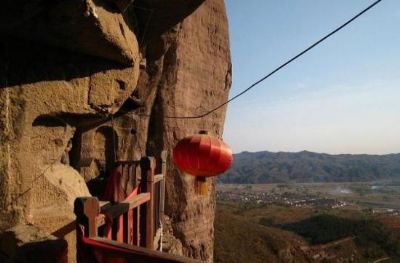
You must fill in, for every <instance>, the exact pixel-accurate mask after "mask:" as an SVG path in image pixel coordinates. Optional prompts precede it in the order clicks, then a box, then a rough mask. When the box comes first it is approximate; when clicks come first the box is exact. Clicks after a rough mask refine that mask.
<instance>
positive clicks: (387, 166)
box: [218, 151, 400, 183]
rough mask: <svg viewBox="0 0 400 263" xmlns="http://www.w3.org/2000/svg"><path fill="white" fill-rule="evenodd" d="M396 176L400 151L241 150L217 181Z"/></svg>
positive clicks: (399, 174) (344, 179) (346, 179)
mask: <svg viewBox="0 0 400 263" xmlns="http://www.w3.org/2000/svg"><path fill="white" fill-rule="evenodd" d="M383 179H400V154H389V155H364V154H363V155H351V154H341V155H330V154H322V153H313V152H307V151H303V152H298V153H288V152H278V153H273V152H267V151H264V152H255V153H251V152H242V153H239V154H235V155H234V162H233V166H232V168H231V169H230V170H229V171H228V172H226V173H225V174H223V175H221V176H219V177H218V180H219V182H220V183H287V182H302V183H304V182H352V181H372V180H383Z"/></svg>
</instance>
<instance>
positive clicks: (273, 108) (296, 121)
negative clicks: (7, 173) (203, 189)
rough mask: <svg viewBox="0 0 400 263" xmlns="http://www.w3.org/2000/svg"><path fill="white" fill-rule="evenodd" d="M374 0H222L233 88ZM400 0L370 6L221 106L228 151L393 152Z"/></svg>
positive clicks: (399, 79) (399, 85) (399, 97)
mask: <svg viewBox="0 0 400 263" xmlns="http://www.w3.org/2000/svg"><path fill="white" fill-rule="evenodd" d="M372 2H373V1H367V0H329V1H328V0H274V1H273V0H248V1H242V0H226V1H225V3H226V7H227V12H228V19H229V30H230V44H231V53H232V64H233V84H232V89H231V96H234V95H235V94H237V93H239V92H240V91H241V90H243V89H245V88H246V87H248V86H249V85H250V84H251V83H252V82H254V81H255V80H258V79H259V78H260V77H262V76H263V75H265V74H266V73H268V72H270V71H271V70H272V69H274V68H275V67H277V66H278V65H280V64H282V63H283V62H285V61H286V60H287V59H288V58H290V57H292V56H294V55H296V54H297V53H298V52H300V51H301V50H303V49H304V48H305V47H307V46H309V45H310V44H311V43H313V42H315V41H316V40H317V39H319V38H320V37H321V36H323V35H325V34H327V33H328V32H330V31H331V30H332V29H334V28H336V27H337V26H338V25H340V24H342V23H343V22H344V21H346V20H347V19H349V18H351V17H352V16H353V15H354V14H356V13H358V12H359V11H361V10H362V9H363V8H365V7H366V6H368V5H369V4H370V3H372ZM399 25H400V1H399V0H383V1H382V2H381V3H380V4H378V5H377V6H376V7H375V8H373V9H372V10H370V11H369V12H367V13H366V14H365V15H363V16H362V17H360V18H359V19H357V20H356V21H354V22H353V23H352V24H350V25H349V26H348V27H346V28H345V29H344V30H342V31H340V32H339V33H337V34H335V35H334V36H333V37H332V38H330V39H328V40H327V41H326V42H324V43H322V44H321V45H319V46H318V47H316V48H315V49H313V50H312V51H311V52H309V53H308V54H306V55H305V56H303V57H302V58H300V59H299V60H297V61H296V62H294V63H293V64H291V65H289V66H288V67H286V68H285V69H283V70H282V71H280V72H278V73H277V74H275V75H274V76H273V77H271V78H270V79H268V80H266V81H265V82H263V83H262V84H260V85H259V86H257V87H256V88H254V89H253V90H252V91H250V92H249V93H246V94H245V95H244V96H242V97H241V98H239V99H238V100H237V101H234V102H232V103H231V104H230V105H229V106H228V112H227V118H226V123H225V129H224V140H225V141H226V142H227V143H228V144H229V145H230V146H231V147H232V149H233V151H234V152H241V151H245V150H246V151H262V150H269V151H302V150H309V151H316V152H325V153H335V154H336V153H369V154H385V153H394V152H400V26H399Z"/></svg>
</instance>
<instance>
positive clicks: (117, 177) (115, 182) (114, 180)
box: [103, 168, 126, 203]
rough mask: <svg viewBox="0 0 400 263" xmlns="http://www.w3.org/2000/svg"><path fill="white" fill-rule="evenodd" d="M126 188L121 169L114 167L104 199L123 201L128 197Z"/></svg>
mask: <svg viewBox="0 0 400 263" xmlns="http://www.w3.org/2000/svg"><path fill="white" fill-rule="evenodd" d="M125 190H126V189H125V186H124V185H123V182H122V173H121V172H120V169H118V168H117V169H114V170H113V171H112V173H111V175H110V177H109V178H108V181H107V185H106V191H105V193H104V196H103V199H104V200H106V201H110V202H115V203H117V202H121V201H123V200H124V199H125V198H126V193H125Z"/></svg>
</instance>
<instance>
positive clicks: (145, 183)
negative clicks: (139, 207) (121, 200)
mask: <svg viewBox="0 0 400 263" xmlns="http://www.w3.org/2000/svg"><path fill="white" fill-rule="evenodd" d="M140 168H141V169H142V180H141V188H142V191H141V192H142V193H144V192H148V193H150V201H148V202H147V204H146V219H145V222H144V223H145V226H146V230H145V232H146V233H145V246H146V247H147V248H149V249H154V242H153V241H154V240H153V239H154V170H155V168H156V167H155V159H154V158H153V157H143V158H142V159H141V160H140Z"/></svg>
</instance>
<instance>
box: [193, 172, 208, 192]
mask: <svg viewBox="0 0 400 263" xmlns="http://www.w3.org/2000/svg"><path fill="white" fill-rule="evenodd" d="M195 189H196V192H197V194H199V195H203V196H207V195H208V185H207V178H206V177H205V176H198V177H196V180H195Z"/></svg>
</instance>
